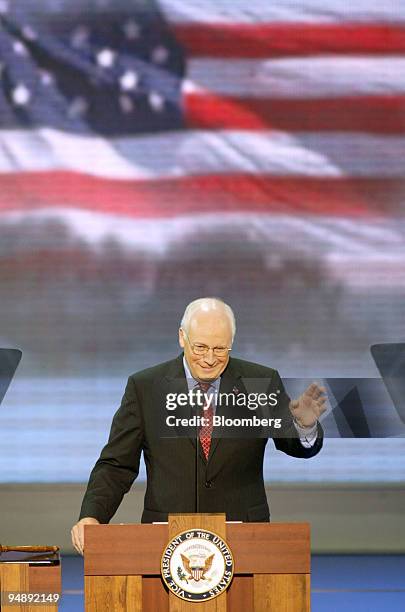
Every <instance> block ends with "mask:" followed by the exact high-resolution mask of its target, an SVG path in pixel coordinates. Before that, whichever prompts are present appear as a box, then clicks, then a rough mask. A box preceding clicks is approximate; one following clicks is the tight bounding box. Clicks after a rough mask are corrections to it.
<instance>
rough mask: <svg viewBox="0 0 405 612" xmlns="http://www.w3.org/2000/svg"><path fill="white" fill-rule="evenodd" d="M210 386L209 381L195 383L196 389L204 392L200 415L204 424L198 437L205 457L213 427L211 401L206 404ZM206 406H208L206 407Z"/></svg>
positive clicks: (208, 451) (207, 453) (206, 456)
mask: <svg viewBox="0 0 405 612" xmlns="http://www.w3.org/2000/svg"><path fill="white" fill-rule="evenodd" d="M210 386H211V385H210V384H209V383H202V382H200V383H198V385H196V389H201V391H202V392H203V393H204V404H203V409H202V411H201V416H202V417H203V418H204V423H205V424H204V425H202V427H201V429H200V433H199V438H200V443H201V446H202V449H203V452H204V456H205V458H206V459H208V455H209V453H210V446H211V437H212V430H213V427H214V420H213V417H214V409H213V406H212V403H211V404H209V405H208V389H209V388H210ZM206 406H208V407H207V408H206Z"/></svg>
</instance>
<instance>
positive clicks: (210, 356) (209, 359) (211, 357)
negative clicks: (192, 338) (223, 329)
mask: <svg viewBox="0 0 405 612" xmlns="http://www.w3.org/2000/svg"><path fill="white" fill-rule="evenodd" d="M204 361H205V362H206V363H208V365H213V364H214V363H215V361H216V357H215V354H214V349H212V348H210V349H208V351H207V352H206V353H205V355H204Z"/></svg>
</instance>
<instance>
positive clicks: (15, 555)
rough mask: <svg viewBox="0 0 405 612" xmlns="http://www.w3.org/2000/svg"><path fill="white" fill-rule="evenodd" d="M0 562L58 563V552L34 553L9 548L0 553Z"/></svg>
mask: <svg viewBox="0 0 405 612" xmlns="http://www.w3.org/2000/svg"><path fill="white" fill-rule="evenodd" d="M0 563H25V564H28V565H60V554H59V553H49V552H48V553H43V552H40V553H35V552H20V551H14V550H10V551H7V552H2V553H0Z"/></svg>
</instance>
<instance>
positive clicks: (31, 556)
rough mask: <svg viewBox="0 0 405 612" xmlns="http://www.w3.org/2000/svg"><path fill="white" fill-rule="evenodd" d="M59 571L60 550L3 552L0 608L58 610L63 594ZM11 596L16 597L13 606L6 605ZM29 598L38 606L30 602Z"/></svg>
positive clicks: (6, 611)
mask: <svg viewBox="0 0 405 612" xmlns="http://www.w3.org/2000/svg"><path fill="white" fill-rule="evenodd" d="M18 548H20V549H23V548H24V547H18ZM27 548H28V547H27ZM39 548H41V547H39ZM60 570H61V565H60V556H59V553H58V552H53V553H49V552H48V553H41V552H39V553H38V552H36V553H34V552H23V551H22V550H20V551H10V552H5V553H4V552H3V553H2V554H1V555H0V591H1V595H2V604H1V605H0V609H1V611H2V612H19V611H21V612H35V611H40V612H57V610H58V603H59V601H60V597H61V593H62V582H61V571H60ZM10 595H12V596H14V598H15V599H14V601H13V603H12V605H7V602H9V601H10ZM16 595H18V597H16ZM30 598H31V601H32V602H36V603H35V605H34V603H33V605H29V601H30ZM56 600H57V601H56ZM38 603H40V604H41V605H38Z"/></svg>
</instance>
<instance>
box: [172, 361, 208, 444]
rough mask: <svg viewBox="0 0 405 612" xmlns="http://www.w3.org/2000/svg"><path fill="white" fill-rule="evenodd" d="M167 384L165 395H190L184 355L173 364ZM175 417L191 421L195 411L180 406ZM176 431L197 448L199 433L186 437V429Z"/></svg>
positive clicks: (175, 412) (187, 406) (188, 407)
mask: <svg viewBox="0 0 405 612" xmlns="http://www.w3.org/2000/svg"><path fill="white" fill-rule="evenodd" d="M165 383H166V390H165V393H176V394H179V393H188V386H187V380H186V374H185V372H184V366H183V353H181V355H179V356H178V357H177V358H176V359H174V360H173V361H172V362H171V364H170V368H169V370H168V372H167V374H166V376H165ZM174 415H175V416H176V417H179V418H187V419H189V418H190V417H191V416H192V415H193V409H192V407H191V406H190V405H189V404H187V405H186V406H178V408H176V410H175V411H174ZM175 431H176V432H177V433H178V435H179V437H181V438H186V439H187V440H188V441H189V442H190V443H191V444H192V445H193V447H194V448H195V444H196V437H197V431H196V433H195V436H194V437H192V436H191V437H188V436H185V435H184V428H176V429H175ZM201 452H202V450H201Z"/></svg>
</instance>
